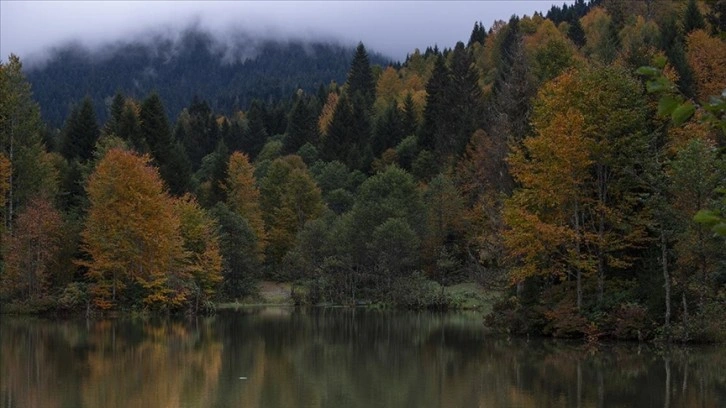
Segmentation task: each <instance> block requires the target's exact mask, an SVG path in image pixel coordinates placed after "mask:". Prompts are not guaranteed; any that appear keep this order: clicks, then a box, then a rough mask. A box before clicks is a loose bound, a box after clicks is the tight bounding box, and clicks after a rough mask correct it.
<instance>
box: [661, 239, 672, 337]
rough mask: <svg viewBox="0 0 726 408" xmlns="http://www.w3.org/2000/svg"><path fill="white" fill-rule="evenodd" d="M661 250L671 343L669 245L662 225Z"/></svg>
mask: <svg viewBox="0 0 726 408" xmlns="http://www.w3.org/2000/svg"><path fill="white" fill-rule="evenodd" d="M660 251H661V266H662V267H663V288H664V289H665V323H664V329H665V332H666V338H667V340H668V342H669V343H670V340H671V277H670V273H669V272H668V245H667V242H666V238H665V231H664V229H663V228H662V227H661V230H660Z"/></svg>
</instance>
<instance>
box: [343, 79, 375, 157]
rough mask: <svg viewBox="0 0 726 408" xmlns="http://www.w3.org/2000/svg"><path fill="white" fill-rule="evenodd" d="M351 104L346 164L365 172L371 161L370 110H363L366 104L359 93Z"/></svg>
mask: <svg viewBox="0 0 726 408" xmlns="http://www.w3.org/2000/svg"><path fill="white" fill-rule="evenodd" d="M351 102H352V103H351V106H352V110H351V114H352V115H351V123H350V128H349V129H350V136H349V140H350V141H351V144H350V146H349V148H348V156H347V158H346V163H347V164H348V167H350V168H352V169H357V170H363V171H366V170H368V169H369V168H370V165H371V162H372V161H373V153H372V152H371V145H370V143H371V136H372V135H373V126H372V124H371V114H370V109H365V108H364V106H365V104H366V103H367V102H366V100H365V98H364V96H363V95H362V94H360V93H356V94H355V95H354V96H353V99H352V101H351Z"/></svg>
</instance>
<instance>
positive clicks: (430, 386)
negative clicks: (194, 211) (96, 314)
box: [0, 308, 726, 408]
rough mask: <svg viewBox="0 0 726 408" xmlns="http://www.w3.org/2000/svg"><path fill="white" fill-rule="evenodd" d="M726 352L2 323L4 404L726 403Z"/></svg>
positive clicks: (448, 333)
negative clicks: (659, 350)
mask: <svg viewBox="0 0 726 408" xmlns="http://www.w3.org/2000/svg"><path fill="white" fill-rule="evenodd" d="M725 406H726V349H725V348H724V347H690V348H687V349H682V348H679V349H675V350H672V351H670V352H667V353H666V352H662V351H661V352H658V351H656V350H654V349H653V348H651V347H649V346H647V345H638V344H635V343H619V344H603V345H600V346H599V347H597V348H592V347H587V346H585V345H583V344H582V343H581V342H563V341H552V340H542V339H523V338H512V339H508V338H505V337H501V336H495V335H492V334H490V333H488V332H487V331H486V330H485V329H484V327H483V325H482V319H481V316H480V315H478V314H476V313H469V314H467V313H449V314H436V313H428V312H400V311H377V310H369V309H345V308H313V309H293V308H243V309H240V310H238V311H225V312H220V313H219V314H217V315H216V316H212V317H200V318H197V319H192V320H170V319H159V320H157V319H148V320H143V319H142V320H125V319H118V320H103V321H86V320H80V321H49V320H40V319H28V318H13V317H8V316H0V407H2V408H10V407H21V408H25V407H43V408H46V407H264V408H275V407H286V408H288V407H292V408H294V407H335V408H338V407H341V408H348V407H350V408H355V407H366V408H368V407H412V408H413V407H416V408H425V407H725Z"/></svg>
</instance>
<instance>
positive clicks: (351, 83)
mask: <svg viewBox="0 0 726 408" xmlns="http://www.w3.org/2000/svg"><path fill="white" fill-rule="evenodd" d="M347 84H348V88H347V92H348V97H349V98H351V100H352V99H353V97H354V96H355V94H356V93H360V94H361V96H362V97H363V101H364V102H365V105H364V107H365V109H367V110H369V109H370V108H371V107H372V106H373V102H375V100H376V83H375V81H374V79H373V71H372V70H371V66H370V63H369V62H368V53H367V52H366V48H365V46H363V43H359V44H358V47H357V48H356V50H355V55H354V56H353V61H352V62H351V64H350V71H348V82H347Z"/></svg>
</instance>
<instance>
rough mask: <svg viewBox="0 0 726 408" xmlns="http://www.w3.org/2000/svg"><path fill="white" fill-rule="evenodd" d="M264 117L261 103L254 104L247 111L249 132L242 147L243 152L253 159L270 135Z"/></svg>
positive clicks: (246, 133) (247, 131) (245, 134)
mask: <svg viewBox="0 0 726 408" xmlns="http://www.w3.org/2000/svg"><path fill="white" fill-rule="evenodd" d="M263 115H264V112H263V110H262V106H261V103H260V102H259V101H255V102H253V103H252V105H251V106H250V109H249V111H247V130H246V132H245V133H244V138H243V139H242V143H240V145H241V147H242V151H243V152H245V153H247V154H249V155H250V157H251V158H255V157H257V155H258V154H259V153H260V150H262V146H264V145H265V142H266V141H267V137H268V133H267V129H266V128H265V122H264V117H263Z"/></svg>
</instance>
